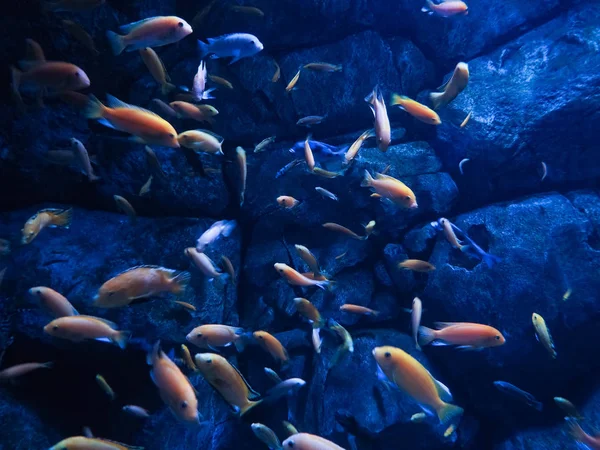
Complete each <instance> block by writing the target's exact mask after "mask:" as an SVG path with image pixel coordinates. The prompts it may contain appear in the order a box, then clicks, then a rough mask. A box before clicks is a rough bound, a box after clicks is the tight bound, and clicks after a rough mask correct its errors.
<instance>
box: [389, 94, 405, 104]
mask: <svg viewBox="0 0 600 450" xmlns="http://www.w3.org/2000/svg"><path fill="white" fill-rule="evenodd" d="M390 103H391V104H392V105H402V96H401V95H399V94H392V99H391V100H390Z"/></svg>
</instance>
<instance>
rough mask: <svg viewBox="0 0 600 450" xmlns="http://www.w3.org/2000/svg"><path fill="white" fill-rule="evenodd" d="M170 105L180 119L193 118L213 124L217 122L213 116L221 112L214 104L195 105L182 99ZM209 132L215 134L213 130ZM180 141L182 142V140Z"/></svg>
mask: <svg viewBox="0 0 600 450" xmlns="http://www.w3.org/2000/svg"><path fill="white" fill-rule="evenodd" d="M169 106H170V107H171V108H172V109H173V110H174V111H175V113H176V114H177V117H179V118H180V119H192V120H195V121H197V122H208V123H209V124H211V125H214V124H215V120H214V119H213V117H214V116H216V115H217V114H219V111H218V110H217V108H215V107H214V106H211V105H194V104H192V103H189V102H184V101H181V100H177V101H174V102H171V103H169ZM207 133H211V134H213V133H212V132H208V131H207ZM181 134H183V133H181ZM219 137H220V136H219ZM221 139H222V138H221ZM179 143H180V144H181V141H180V142H179Z"/></svg>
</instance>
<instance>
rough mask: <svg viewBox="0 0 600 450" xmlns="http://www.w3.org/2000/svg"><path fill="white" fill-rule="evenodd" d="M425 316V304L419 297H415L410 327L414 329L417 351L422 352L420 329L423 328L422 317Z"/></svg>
mask: <svg viewBox="0 0 600 450" xmlns="http://www.w3.org/2000/svg"><path fill="white" fill-rule="evenodd" d="M422 315H423V303H422V302H421V299H420V298H419V297H415V298H414V299H413V302H412V309H411V311H410V327H411V329H412V334H413V339H414V341H415V347H416V348H417V350H421V346H420V345H419V327H420V326H421V316H422Z"/></svg>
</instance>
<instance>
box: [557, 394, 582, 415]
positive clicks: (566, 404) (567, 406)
mask: <svg viewBox="0 0 600 450" xmlns="http://www.w3.org/2000/svg"><path fill="white" fill-rule="evenodd" d="M554 402H555V403H556V405H557V406H558V407H559V408H560V409H562V410H563V411H564V412H565V413H566V414H567V417H571V418H572V419H575V420H583V419H584V417H583V416H582V415H581V414H580V413H579V411H578V410H577V408H576V407H575V405H574V404H573V403H571V402H570V401H569V400H567V399H566V398H562V397H554Z"/></svg>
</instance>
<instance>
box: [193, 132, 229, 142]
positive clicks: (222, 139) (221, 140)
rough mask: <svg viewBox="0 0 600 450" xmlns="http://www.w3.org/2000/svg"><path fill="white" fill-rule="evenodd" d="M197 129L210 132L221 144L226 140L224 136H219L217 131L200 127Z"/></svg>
mask: <svg viewBox="0 0 600 450" xmlns="http://www.w3.org/2000/svg"><path fill="white" fill-rule="evenodd" d="M196 131H200V132H201V133H206V134H210V135H211V136H212V137H214V138H215V139H216V140H218V141H219V144H222V143H223V141H225V138H224V137H223V136H219V135H218V134H217V133H215V132H213V131H210V130H204V129H202V128H198V129H196Z"/></svg>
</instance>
